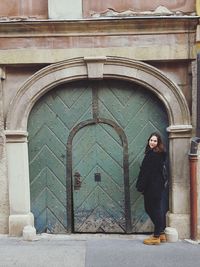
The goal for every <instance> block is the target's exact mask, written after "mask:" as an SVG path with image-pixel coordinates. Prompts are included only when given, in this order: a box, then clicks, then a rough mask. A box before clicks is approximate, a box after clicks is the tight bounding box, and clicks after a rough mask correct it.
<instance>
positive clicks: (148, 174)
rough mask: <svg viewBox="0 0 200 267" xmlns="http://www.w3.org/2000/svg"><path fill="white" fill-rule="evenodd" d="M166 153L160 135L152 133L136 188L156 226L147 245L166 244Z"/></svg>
mask: <svg viewBox="0 0 200 267" xmlns="http://www.w3.org/2000/svg"><path fill="white" fill-rule="evenodd" d="M165 159H166V152H165V149H164V145H163V143H162V139H161V136H160V135H159V134H158V133H152V134H151V135H150V137H149V139H148V142H147V145H146V149H145V156H144V159H143V161H142V165H141V168H140V173H139V176H138V180H137V183H136V188H137V190H138V191H139V192H141V193H142V194H143V195H144V207H145V211H146V213H147V214H148V215H149V217H150V219H151V221H152V222H153V224H154V234H153V236H151V237H150V238H148V239H145V240H144V244H146V245H157V244H160V242H166V238H165V234H164V229H165V213H166V209H165V208H164V205H163V200H164V191H165V181H164V177H163V165H164V162H165Z"/></svg>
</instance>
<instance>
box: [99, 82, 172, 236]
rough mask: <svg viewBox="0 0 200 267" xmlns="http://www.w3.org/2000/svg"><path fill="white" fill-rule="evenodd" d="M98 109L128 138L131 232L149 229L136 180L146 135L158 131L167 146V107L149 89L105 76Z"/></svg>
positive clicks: (150, 227)
mask: <svg viewBox="0 0 200 267" xmlns="http://www.w3.org/2000/svg"><path fill="white" fill-rule="evenodd" d="M99 112H100V117H103V118H109V119H111V120H113V121H115V122H116V123H117V124H119V125H120V126H121V127H122V128H123V129H124V132H125V134H126V136H127V139H128V150H129V174H130V177H129V182H130V198H131V218H132V232H150V231H152V224H151V222H150V221H149V218H148V216H147V215H146V213H145V211H144V205H143V196H142V195H141V194H140V193H138V192H137V191H136V189H135V183H136V179H137V175H138V173H139V168H140V164H141V161H142V159H143V157H144V148H145V146H146V141H147V139H148V137H149V135H150V134H151V133H152V132H155V131H157V132H159V133H160V134H161V136H162V137H163V139H164V141H165V144H166V146H168V142H167V133H166V127H167V126H168V118H167V113H166V110H165V109H164V107H163V104H162V103H161V102H160V101H159V99H158V98H157V97H155V96H154V95H153V94H152V93H151V92H149V90H145V89H144V88H143V87H141V86H139V85H137V84H131V83H129V82H124V81H109V80H108V81H104V82H103V83H102V84H101V90H100V91H99Z"/></svg>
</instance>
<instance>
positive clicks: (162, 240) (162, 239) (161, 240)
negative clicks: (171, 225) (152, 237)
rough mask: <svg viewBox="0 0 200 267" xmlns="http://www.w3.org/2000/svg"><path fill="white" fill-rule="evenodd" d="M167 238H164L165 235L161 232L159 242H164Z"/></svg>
mask: <svg viewBox="0 0 200 267" xmlns="http://www.w3.org/2000/svg"><path fill="white" fill-rule="evenodd" d="M166 241H167V240H166V235H165V234H161V235H160V242H161V243H165V242H166Z"/></svg>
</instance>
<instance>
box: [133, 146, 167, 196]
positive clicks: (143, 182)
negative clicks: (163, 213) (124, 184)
mask: <svg viewBox="0 0 200 267" xmlns="http://www.w3.org/2000/svg"><path fill="white" fill-rule="evenodd" d="M165 158H166V153H165V152H156V151H154V150H152V149H150V150H149V151H148V152H147V153H146V154H145V157H144V159H143V161H142V165H141V167H140V172H139V176H138V180H137V183H136V188H137V190H138V191H139V192H141V193H143V194H144V195H147V196H149V197H155V198H157V197H161V194H162V192H163V190H164V179H163V164H164V161H165Z"/></svg>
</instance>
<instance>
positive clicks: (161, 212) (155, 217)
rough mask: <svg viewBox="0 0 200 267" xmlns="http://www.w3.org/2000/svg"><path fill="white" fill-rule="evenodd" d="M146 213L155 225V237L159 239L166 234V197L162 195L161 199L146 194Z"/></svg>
mask: <svg viewBox="0 0 200 267" xmlns="http://www.w3.org/2000/svg"><path fill="white" fill-rule="evenodd" d="M144 207H145V211H146V213H147V214H148V216H149V217H150V219H151V221H152V222H153V224H154V236H156V237H158V236H160V234H162V233H164V229H165V226H166V222H165V215H166V195H165V192H163V193H162V195H161V197H154V196H149V195H147V194H144Z"/></svg>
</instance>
